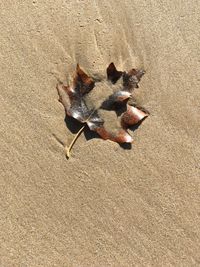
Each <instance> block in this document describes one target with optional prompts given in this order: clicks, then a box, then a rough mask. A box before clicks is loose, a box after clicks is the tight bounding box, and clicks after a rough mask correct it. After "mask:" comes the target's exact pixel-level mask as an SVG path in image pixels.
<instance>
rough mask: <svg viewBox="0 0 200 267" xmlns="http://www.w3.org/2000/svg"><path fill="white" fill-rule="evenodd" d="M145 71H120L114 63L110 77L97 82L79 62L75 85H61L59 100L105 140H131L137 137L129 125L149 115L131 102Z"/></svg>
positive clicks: (124, 141) (67, 111)
mask: <svg viewBox="0 0 200 267" xmlns="http://www.w3.org/2000/svg"><path fill="white" fill-rule="evenodd" d="M144 73H145V72H144V71H143V70H136V69H132V70H130V71H129V72H125V71H124V72H122V71H118V70H117V69H116V67H115V65H114V63H111V64H110V65H109V66H108V68H107V80H106V81H98V82H96V84H95V81H94V79H93V78H92V77H89V76H88V75H87V74H86V73H85V72H84V71H83V70H82V69H81V68H80V66H79V65H77V68H76V73H75V76H74V80H73V84H72V85H71V86H68V85H65V84H64V83H60V84H58V86H57V90H58V95H59V101H60V102H61V103H62V104H63V106H64V108H65V112H66V114H67V115H68V116H71V117H73V118H75V119H77V120H78V121H80V122H82V123H86V124H87V125H88V127H89V128H90V130H92V131H95V132H97V133H98V134H99V135H100V136H101V137H102V138H103V139H109V140H112V141H114V142H118V143H131V142H132V141H133V139H132V137H131V136H130V135H129V134H128V132H127V128H128V127H130V126H132V125H135V124H137V123H138V122H140V121H142V120H143V119H144V118H145V117H147V116H148V113H147V112H145V111H144V109H143V108H138V106H137V105H135V106H131V105H130V104H129V99H131V97H132V91H133V89H134V88H137V87H138V83H139V81H140V79H141V77H142V76H143V75H144ZM70 148H71V147H70ZM68 152H69V151H68Z"/></svg>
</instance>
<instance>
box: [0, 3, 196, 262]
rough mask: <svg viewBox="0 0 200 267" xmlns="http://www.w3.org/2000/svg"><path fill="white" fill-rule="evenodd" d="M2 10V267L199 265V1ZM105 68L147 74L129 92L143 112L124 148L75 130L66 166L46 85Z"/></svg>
mask: <svg viewBox="0 0 200 267" xmlns="http://www.w3.org/2000/svg"><path fill="white" fill-rule="evenodd" d="M0 14H1V16H0V31H1V35H0V65H1V71H0V121H1V122H0V125H1V127H0V132H1V142H0V214H1V216H0V267H68V266H69V267H72V266H73V267H108V266H112V267H131V266H145V267H146V266H164V267H165V266H176V267H179V266H180V267H183V266H185V267H192V266H194V267H196V266H200V138H199V125H200V124H199V122H200V110H199V108H200V104H199V103H200V93H199V90H200V78H199V70H200V53H199V40H200V31H199V23H200V21H199V18H200V9H199V2H198V1H196V0H193V1H190V2H188V1H156V0H152V1H145V0H141V1H138V0H134V1H132V0H125V1H114V0H111V1H105V0H102V1H99V0H94V1H89V0H85V1H83V0H74V1H69V0H67V1H64V0H57V1H53V0H48V1H47V0H44V1H40V0H34V1H19V0H18V1H16V0H14V1H11V0H7V1H1V3H0ZM110 62H114V63H115V65H116V66H117V67H118V69H120V70H129V69H131V68H144V69H145V70H146V74H145V75H144V77H143V78H142V80H141V82H140V88H139V89H138V90H136V91H135V92H134V95H135V97H136V99H137V101H138V103H140V104H141V105H142V106H144V107H145V108H146V109H147V110H149V112H150V116H149V117H148V118H147V119H146V120H145V121H144V122H143V123H142V125H141V126H140V127H139V128H138V129H137V130H136V131H134V132H131V131H130V134H131V136H132V137H133V140H134V141H133V144H132V148H131V149H124V148H122V147H121V146H119V144H117V143H114V142H111V141H104V140H102V139H100V138H97V137H96V136H94V135H92V134H91V133H90V132H89V131H88V130H85V132H84V133H83V134H82V135H81V136H80V137H79V139H78V140H77V142H76V144H75V145H74V147H73V149H72V152H71V158H70V159H69V160H67V159H66V157H65V154H64V148H63V145H68V144H69V143H70V142H71V140H72V139H73V136H74V134H75V132H76V131H78V128H77V129H76V127H75V126H74V129H70V127H67V125H66V123H65V121H64V119H65V114H64V109H63V106H62V105H61V104H60V103H59V102H58V94H57V91H56V85H57V83H58V81H64V80H70V79H71V77H72V75H73V72H74V70H75V67H76V64H77V63H79V64H80V66H82V67H83V68H84V69H85V70H86V71H87V73H88V74H90V75H93V76H95V75H97V74H98V75H105V71H106V67H107V66H108V64H109V63H110ZM72 124H73V123H72ZM72 126H73V125H72ZM72 128H73V127H72ZM62 143H63V145H62Z"/></svg>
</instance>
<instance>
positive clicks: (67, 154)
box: [65, 124, 86, 158]
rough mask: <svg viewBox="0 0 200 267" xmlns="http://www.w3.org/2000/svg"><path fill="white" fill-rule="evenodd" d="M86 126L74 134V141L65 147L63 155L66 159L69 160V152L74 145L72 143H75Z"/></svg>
mask: <svg viewBox="0 0 200 267" xmlns="http://www.w3.org/2000/svg"><path fill="white" fill-rule="evenodd" d="M85 126H86V124H84V125H83V126H82V127H81V129H80V130H79V131H78V132H77V133H76V135H75V136H74V139H73V140H72V142H71V143H70V145H69V146H65V154H66V157H67V158H69V157H70V151H71V149H72V147H73V145H74V143H75V142H76V140H77V138H78V137H79V135H80V134H81V133H82V131H83V130H84V128H85Z"/></svg>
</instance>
